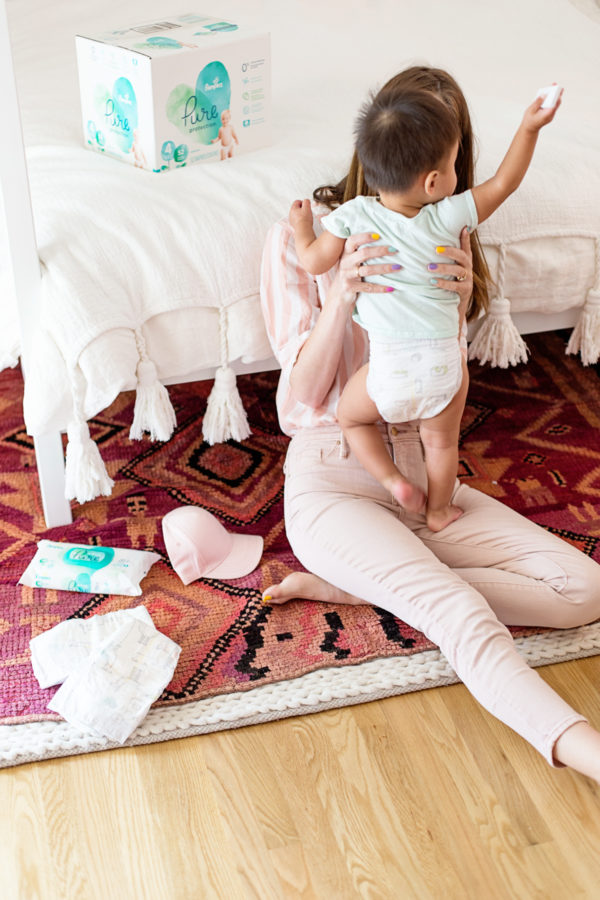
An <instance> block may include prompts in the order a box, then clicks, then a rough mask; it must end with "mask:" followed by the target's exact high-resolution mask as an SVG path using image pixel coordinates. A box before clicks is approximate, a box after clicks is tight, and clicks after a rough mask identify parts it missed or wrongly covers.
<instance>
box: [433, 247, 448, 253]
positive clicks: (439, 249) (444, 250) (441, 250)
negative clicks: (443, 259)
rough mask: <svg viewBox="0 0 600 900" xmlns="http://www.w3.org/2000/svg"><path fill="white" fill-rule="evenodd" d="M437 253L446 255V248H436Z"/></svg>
mask: <svg viewBox="0 0 600 900" xmlns="http://www.w3.org/2000/svg"><path fill="white" fill-rule="evenodd" d="M435 252H436V253H445V252H446V248H445V247H436V248H435Z"/></svg>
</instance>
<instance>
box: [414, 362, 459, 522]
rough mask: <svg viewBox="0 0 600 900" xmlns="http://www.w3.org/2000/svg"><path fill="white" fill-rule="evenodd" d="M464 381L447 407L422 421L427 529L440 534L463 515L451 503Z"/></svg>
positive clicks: (455, 472)
mask: <svg viewBox="0 0 600 900" xmlns="http://www.w3.org/2000/svg"><path fill="white" fill-rule="evenodd" d="M465 369H466V363H464V362H463V380H462V384H461V386H460V388H459V390H458V391H457V392H456V394H455V395H454V397H453V398H452V400H451V401H450V403H449V404H448V406H446V408H445V409H443V410H442V412H441V413H438V415H437V416H433V417H432V418H431V419H422V420H421V425H420V429H419V430H420V432H421V441H422V443H423V447H424V448H425V465H426V468H427V510H426V516H427V527H428V528H429V529H430V531H441V530H442V528H445V527H446V525H449V524H450V522H454V521H455V519H458V517H459V516H461V515H462V512H463V511H462V509H461V508H460V507H459V506H454V505H453V504H452V503H451V502H450V501H451V499H452V493H453V491H454V485H455V483H456V475H457V471H458V438H459V435H460V420H461V417H462V414H463V410H464V407H465V399H466V395H467V388H468V377H465V372H464V370H465Z"/></svg>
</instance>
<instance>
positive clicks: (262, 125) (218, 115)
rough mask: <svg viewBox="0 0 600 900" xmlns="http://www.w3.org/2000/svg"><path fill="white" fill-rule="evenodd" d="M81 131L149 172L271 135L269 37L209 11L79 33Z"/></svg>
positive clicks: (239, 149)
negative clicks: (203, 13) (108, 29)
mask: <svg viewBox="0 0 600 900" xmlns="http://www.w3.org/2000/svg"><path fill="white" fill-rule="evenodd" d="M75 40H76V46H77V64H78V68H79V88H80V92H81V110H82V117H83V134H84V140H85V142H86V143H87V144H88V146H89V147H91V148H92V149H94V150H97V151H99V152H102V153H108V154H110V155H111V156H114V157H117V158H118V159H121V160H123V161H124V162H128V163H130V164H131V165H133V166H139V167H140V168H143V169H148V170H150V171H152V172H164V171H167V170H169V169H174V168H178V167H181V166H190V165H193V164H194V163H200V162H207V161H209V160H227V159H230V158H232V157H235V156H237V155H238V154H239V153H246V152H248V151H249V150H256V149H258V148H259V147H265V146H266V145H268V144H269V143H270V139H271V135H270V125H271V123H270V107H271V83H270V81H271V80H270V38H269V34H268V33H261V32H255V31H250V30H248V29H245V28H243V27H241V26H238V25H236V24H235V23H233V22H224V21H223V20H221V19H218V18H212V17H210V16H205V15H200V14H198V15H196V14H191V13H190V14H187V15H180V16H168V17H166V18H165V19H164V20H163V21H160V22H148V23H146V24H142V25H134V26H130V27H125V28H121V29H118V30H113V31H106V32H104V33H102V34H97V35H78V36H77V37H76V39H75Z"/></svg>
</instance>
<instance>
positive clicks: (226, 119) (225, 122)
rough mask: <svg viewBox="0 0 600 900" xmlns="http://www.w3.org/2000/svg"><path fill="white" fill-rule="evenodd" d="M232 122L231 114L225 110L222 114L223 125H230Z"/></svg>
mask: <svg viewBox="0 0 600 900" xmlns="http://www.w3.org/2000/svg"><path fill="white" fill-rule="evenodd" d="M230 122H231V112H230V111H229V110H228V109H224V110H223V112H222V113H221V124H222V125H229V123H230Z"/></svg>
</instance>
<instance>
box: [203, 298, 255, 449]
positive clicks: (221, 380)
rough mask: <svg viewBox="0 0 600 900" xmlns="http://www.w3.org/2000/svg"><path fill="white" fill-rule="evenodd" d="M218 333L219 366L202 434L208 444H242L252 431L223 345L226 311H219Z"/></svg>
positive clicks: (207, 405) (225, 346)
mask: <svg viewBox="0 0 600 900" xmlns="http://www.w3.org/2000/svg"><path fill="white" fill-rule="evenodd" d="M219 334H220V339H221V366H220V368H218V369H217V371H216V373H215V383H214V384H213V387H212V391H211V392H210V396H209V398H208V402H207V404H206V412H205V413H204V421H203V423H202V432H203V436H204V440H205V441H206V442H207V443H208V444H220V443H222V442H223V441H228V440H229V439H230V438H233V440H234V441H243V440H245V439H246V438H247V437H249V436H250V435H251V434H252V432H251V431H250V428H249V426H248V418H247V416H246V411H245V410H244V406H243V404H242V400H241V397H240V394H239V391H238V389H237V383H236V378H235V372H234V371H233V369H232V368H231V367H230V366H229V348H228V345H227V309H226V308H225V307H224V306H222V307H221V308H220V310H219Z"/></svg>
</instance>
